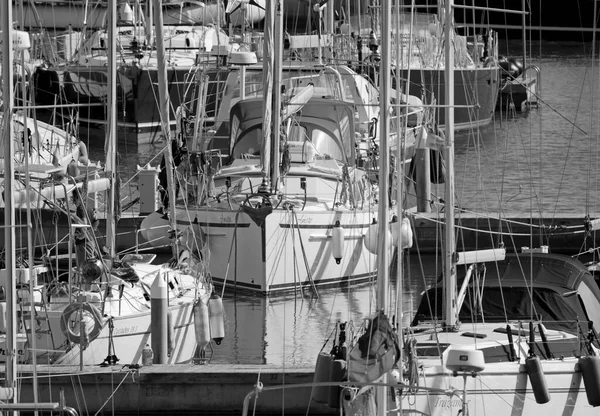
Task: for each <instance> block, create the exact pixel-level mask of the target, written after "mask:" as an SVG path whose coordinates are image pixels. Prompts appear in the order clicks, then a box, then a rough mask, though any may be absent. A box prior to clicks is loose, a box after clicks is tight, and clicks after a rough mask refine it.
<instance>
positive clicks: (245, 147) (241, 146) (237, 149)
mask: <svg viewBox="0 0 600 416" xmlns="http://www.w3.org/2000/svg"><path fill="white" fill-rule="evenodd" d="M261 144H262V129H261V128H260V126H258V127H255V128H252V129H247V130H246V131H244V133H243V134H242V135H241V136H240V137H238V138H237V140H236V143H235V145H234V146H233V152H232V156H233V158H234V159H242V158H251V157H253V156H254V157H258V156H260V147H261Z"/></svg>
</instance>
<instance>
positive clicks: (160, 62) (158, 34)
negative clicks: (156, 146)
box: [153, 0, 177, 257]
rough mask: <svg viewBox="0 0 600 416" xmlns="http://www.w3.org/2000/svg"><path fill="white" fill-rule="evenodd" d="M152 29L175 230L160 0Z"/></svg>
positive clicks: (156, 4)
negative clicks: (153, 31) (154, 40)
mask: <svg viewBox="0 0 600 416" xmlns="http://www.w3.org/2000/svg"><path fill="white" fill-rule="evenodd" d="M153 4H154V30H155V34H154V36H155V39H156V58H157V66H158V99H159V103H158V104H159V105H158V108H159V109H160V125H161V129H162V134H163V136H164V138H165V143H166V145H165V152H166V153H165V169H166V170H167V188H168V189H167V192H168V195H169V223H170V226H171V230H173V231H175V230H177V222H176V221H175V202H176V201H175V181H174V178H173V151H172V149H171V145H172V142H171V127H170V123H169V108H170V100H169V91H168V89H167V65H166V57H165V45H164V39H163V15H162V13H161V10H162V0H154V2H153ZM172 249H173V256H174V257H177V238H174V239H173V247H172Z"/></svg>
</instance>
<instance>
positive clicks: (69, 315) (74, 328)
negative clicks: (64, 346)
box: [60, 302, 102, 344]
mask: <svg viewBox="0 0 600 416" xmlns="http://www.w3.org/2000/svg"><path fill="white" fill-rule="evenodd" d="M82 320H85V321H90V320H91V321H92V322H93V326H92V329H91V330H89V329H88V327H89V326H88V324H87V322H86V331H85V332H86V334H85V339H86V342H87V343H89V342H91V341H93V340H94V339H96V337H97V336H98V335H99V334H100V331H101V330H102V314H101V313H100V311H99V310H98V308H97V307H95V306H94V305H92V304H90V303H87V302H84V303H82V302H74V303H71V304H70V305H69V306H67V307H66V308H65V310H64V311H63V313H62V315H61V317H60V329H61V330H62V332H63V334H65V337H66V338H67V339H68V340H69V341H71V342H74V343H76V344H79V343H80V342H81V335H80V333H79V323H80V322H81V321H82Z"/></svg>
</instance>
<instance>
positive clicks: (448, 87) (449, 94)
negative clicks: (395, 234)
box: [444, 0, 458, 329]
mask: <svg viewBox="0 0 600 416" xmlns="http://www.w3.org/2000/svg"><path fill="white" fill-rule="evenodd" d="M453 21H454V1H453V0H446V6H445V13H444V36H445V42H444V44H445V54H446V67H445V71H444V74H445V80H444V82H445V86H444V88H445V91H444V92H445V95H446V107H445V116H446V128H445V129H444V133H445V135H446V144H445V146H444V150H445V154H444V160H445V161H446V171H447V172H446V174H447V177H446V182H445V197H446V204H445V206H444V212H445V214H446V218H445V219H446V229H445V231H444V233H445V236H444V237H445V238H444V240H445V245H444V257H445V262H444V276H445V278H444V285H445V288H444V289H445V290H444V293H445V311H444V312H445V317H444V318H445V319H444V321H445V323H446V327H447V328H448V329H452V328H455V327H456V325H457V324H458V316H457V310H456V259H455V255H454V253H455V252H456V248H455V246H456V243H455V241H454V48H453V43H454V31H453V26H452V24H453Z"/></svg>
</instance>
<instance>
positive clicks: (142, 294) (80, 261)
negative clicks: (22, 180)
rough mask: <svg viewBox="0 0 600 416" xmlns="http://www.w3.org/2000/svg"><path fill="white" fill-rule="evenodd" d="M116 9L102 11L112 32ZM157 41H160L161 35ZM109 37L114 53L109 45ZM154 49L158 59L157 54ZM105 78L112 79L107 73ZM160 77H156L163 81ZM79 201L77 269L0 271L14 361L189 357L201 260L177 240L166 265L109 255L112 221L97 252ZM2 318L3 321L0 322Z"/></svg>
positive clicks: (200, 294) (206, 289)
mask: <svg viewBox="0 0 600 416" xmlns="http://www.w3.org/2000/svg"><path fill="white" fill-rule="evenodd" d="M114 4H115V3H114V2H113V6H114ZM115 9H116V8H115ZM115 9H113V10H112V13H110V14H109V16H110V17H111V19H110V22H111V27H112V28H113V30H114V27H115V22H116V13H115V11H116V10H115ZM160 27H162V25H161V26H160ZM109 39H113V38H109ZM159 42H160V43H159V44H160V46H161V47H162V46H163V45H162V38H160V37H159ZM110 43H111V46H112V48H109V50H112V51H113V52H112V59H114V54H115V53H116V52H115V51H116V48H114V44H113V43H112V41H111V42H110ZM159 55H160V56H161V58H163V59H164V55H163V54H162V53H159ZM163 65H164V64H163ZM111 68H114V67H113V66H111ZM162 68H163V69H164V66H162ZM110 78H111V81H114V78H113V76H112V75H111V77H110ZM164 82H165V80H164V78H161V84H162V85H164ZM111 85H112V93H111V94H114V89H115V88H116V84H115V83H114V82H111ZM161 94H162V93H161ZM109 103H111V107H112V108H111V109H109V111H108V113H109V128H108V129H107V143H108V147H107V153H108V156H107V158H108V163H107V165H108V166H107V169H108V171H109V175H108V176H109V178H110V181H111V187H110V188H109V189H110V190H111V193H110V194H109V201H112V202H111V203H109V204H108V205H109V208H110V209H111V211H110V214H109V216H108V218H110V219H113V220H114V218H115V215H114V212H113V211H112V209H113V208H114V191H112V190H113V189H114V186H115V185H116V184H117V183H118V182H117V181H116V180H115V173H114V172H115V168H116V164H115V160H116V143H115V141H116V138H117V135H116V128H115V126H116V124H115V123H116V112H115V106H114V104H115V101H114V100H109ZM166 117H168V116H166ZM166 123H168V120H166ZM79 201H80V204H83V205H84V207H83V209H82V210H81V211H82V213H83V214H82V218H80V221H77V222H75V221H74V222H73V224H72V226H71V231H72V233H73V235H72V236H71V242H73V241H74V239H75V235H76V234H77V235H80V236H82V240H83V244H82V245H79V244H75V249H74V251H75V253H73V251H72V249H71V248H70V249H69V254H75V256H74V257H76V258H77V265H76V267H72V268H69V269H68V271H67V273H66V275H62V276H61V275H53V274H52V273H51V270H49V269H48V267H46V266H44V265H35V266H34V267H31V268H20V269H17V271H16V272H15V273H11V274H9V273H7V272H6V270H2V273H0V286H2V287H3V288H4V290H5V293H7V291H8V290H9V289H10V286H9V285H10V284H11V282H13V284H14V283H16V284H18V285H19V288H20V289H19V291H17V292H16V296H17V301H18V303H19V305H20V307H19V311H18V312H19V314H18V316H17V315H15V316H17V318H16V319H15V320H14V322H15V323H18V324H19V325H18V331H15V336H14V339H15V340H16V345H15V347H14V350H15V351H17V357H16V359H17V360H18V361H19V362H21V363H31V362H36V361H37V363H40V364H42V363H44V364H51V365H53V366H59V365H79V366H81V367H83V366H85V365H98V364H100V363H103V364H104V365H115V364H117V362H119V361H121V362H124V363H127V364H130V363H139V362H141V358H142V352H143V350H144V348H145V347H146V345H148V346H151V347H152V350H153V352H154V362H156V363H161V364H166V363H183V362H190V361H191V359H192V358H193V356H194V355H195V354H196V348H197V341H196V336H194V333H193V332H194V329H193V328H194V318H193V316H194V313H193V312H194V307H195V305H197V304H198V303H199V302H201V304H202V305H204V306H208V301H209V297H210V296H211V293H212V285H211V282H210V278H209V277H208V276H207V274H206V273H205V267H206V266H205V263H204V262H203V261H201V260H200V259H199V258H198V257H197V256H196V255H195V254H191V253H190V250H187V249H186V246H185V243H183V244H181V245H180V247H181V250H176V251H174V257H173V259H172V260H171V261H170V262H168V263H159V264H154V263H152V261H153V260H154V258H155V256H154V255H129V256H124V257H123V258H119V257H117V256H116V254H115V253H114V244H115V231H114V224H110V225H109V226H108V230H107V238H106V240H107V246H108V247H107V249H106V250H101V249H100V247H99V246H98V243H97V241H96V240H95V234H96V233H97V229H95V225H94V223H93V221H92V220H91V219H90V218H89V217H87V210H86V209H85V199H80V200H79ZM69 247H71V245H69ZM8 300H10V298H7V300H4V301H0V308H2V309H6V308H7V302H8ZM9 317H10V315H9ZM2 324H3V326H6V325H7V323H6V322H5V321H3V322H2ZM2 331H3V332H4V331H5V328H4V327H3V328H2ZM205 335H206V334H205ZM217 336H218V335H217ZM8 337H9V335H6V333H3V334H2V335H0V344H1V345H3V346H4V347H2V348H0V352H2V354H0V359H2V360H3V361H4V360H6V359H8V356H7V354H6V351H7V348H8V350H9V351H10V350H11V348H10V346H9V345H7V343H8V342H9V338H8Z"/></svg>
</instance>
